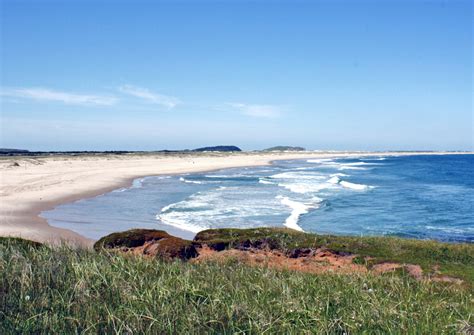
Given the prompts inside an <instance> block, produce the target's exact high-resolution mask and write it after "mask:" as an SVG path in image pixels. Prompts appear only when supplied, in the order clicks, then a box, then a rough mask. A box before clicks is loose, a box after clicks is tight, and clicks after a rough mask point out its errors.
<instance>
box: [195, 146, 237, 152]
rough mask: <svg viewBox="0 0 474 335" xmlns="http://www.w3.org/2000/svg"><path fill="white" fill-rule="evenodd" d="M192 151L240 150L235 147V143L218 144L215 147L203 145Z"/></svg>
mask: <svg viewBox="0 0 474 335" xmlns="http://www.w3.org/2000/svg"><path fill="white" fill-rule="evenodd" d="M193 151H198V152H201V151H242V150H241V149H240V148H239V147H236V146H235V145H218V146H215V147H203V148H197V149H194V150H193Z"/></svg>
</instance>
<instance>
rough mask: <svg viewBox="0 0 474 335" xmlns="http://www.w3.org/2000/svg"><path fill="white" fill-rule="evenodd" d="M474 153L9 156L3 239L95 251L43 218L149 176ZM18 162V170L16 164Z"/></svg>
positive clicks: (0, 220)
mask: <svg viewBox="0 0 474 335" xmlns="http://www.w3.org/2000/svg"><path fill="white" fill-rule="evenodd" d="M444 154H454V155H456V154H472V153H471V152H466V153H464V152H292V153H289V152H283V153H275V152H270V153H204V154H196V153H191V154H174V155H169V154H168V155H166V154H152V155H151V154H150V155H143V154H136V155H135V154H132V155H127V156H120V155H100V156H88V155H85V156H49V157H18V156H17V157H5V158H3V159H1V160H0V171H1V185H0V200H1V203H2V206H1V208H0V236H17V237H22V238H27V239H31V240H35V241H39V242H46V243H49V244H60V243H69V244H73V245H78V246H82V247H91V246H92V244H93V243H94V241H93V240H91V239H88V238H85V237H83V236H81V235H79V234H77V233H75V232H73V231H70V230H67V229H62V228H57V227H54V226H51V225H49V224H48V222H47V220H46V219H44V218H42V217H40V216H39V215H40V214H41V212H43V211H45V210H50V209H53V208H54V207H56V206H58V205H60V204H64V203H69V202H73V201H77V200H80V199H85V198H91V197H95V196H98V195H101V194H104V193H108V192H111V191H113V190H115V189H118V188H123V187H130V186H131V185H132V183H133V180H135V179H137V178H143V177H146V176H157V175H173V174H182V173H195V172H207V171H214V170H221V169H226V168H233V167H246V166H264V165H270V164H272V162H273V161H278V160H288V159H310V158H335V157H351V156H352V157H354V156H402V155H403V156H405V155H407V156H408V155H409V156H413V155H444ZM15 163H17V164H18V166H17V165H16V164H15Z"/></svg>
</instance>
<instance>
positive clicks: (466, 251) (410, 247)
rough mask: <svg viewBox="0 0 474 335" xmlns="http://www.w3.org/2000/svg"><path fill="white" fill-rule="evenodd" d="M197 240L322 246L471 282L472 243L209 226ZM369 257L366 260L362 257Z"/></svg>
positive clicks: (221, 243)
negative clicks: (436, 270) (418, 267)
mask: <svg viewBox="0 0 474 335" xmlns="http://www.w3.org/2000/svg"><path fill="white" fill-rule="evenodd" d="M195 240H196V241H198V242H200V243H209V244H211V245H217V246H220V247H222V246H225V247H232V246H236V245H239V244H242V243H243V242H244V241H247V242H250V243H254V242H255V241H266V242H267V243H268V244H269V245H270V246H271V247H272V248H275V249H280V250H284V251H285V250H286V251H290V250H292V249H295V248H320V247H325V248H328V249H330V250H333V251H337V252H348V253H351V254H357V255H359V256H360V257H358V258H357V259H356V262H358V263H368V264H367V265H368V266H369V267H370V265H372V264H376V263H380V262H387V261H390V262H398V263H406V264H418V265H420V266H421V267H422V268H423V270H424V272H425V273H426V274H430V273H433V267H435V266H437V267H438V268H439V272H440V273H441V274H443V275H449V276H454V277H458V278H460V279H463V280H464V281H466V284H467V285H471V286H472V285H473V284H474V244H467V243H456V244H455V243H441V242H436V241H429V240H428V241H427V240H416V239H403V238H395V237H350V236H331V235H316V234H307V233H301V232H298V231H295V230H292V229H286V228H255V229H212V230H205V231H202V232H200V233H199V234H197V236H196V238H195ZM367 256H369V257H371V258H372V259H371V260H370V261H368V262H366V261H365V257H367Z"/></svg>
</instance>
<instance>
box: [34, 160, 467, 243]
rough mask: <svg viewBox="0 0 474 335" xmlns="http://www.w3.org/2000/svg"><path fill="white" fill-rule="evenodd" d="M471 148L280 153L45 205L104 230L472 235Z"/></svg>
mask: <svg viewBox="0 0 474 335" xmlns="http://www.w3.org/2000/svg"><path fill="white" fill-rule="evenodd" d="M473 167H474V155H428V156H424V155H419V156H416V155H415V156H379V157H373V156H371V157H364V156H360V157H357V158H335V159H309V160H292V161H276V162H274V163H273V164H272V165H271V166H263V167H247V168H234V169H225V170H220V171H216V172H207V173H192V174H185V175H173V176H150V177H145V178H140V179H136V180H135V181H134V182H133V185H132V186H131V187H129V188H121V189H117V190H115V191H112V192H110V193H107V194H104V195H101V196H97V197H94V198H90V199H83V200H79V201H76V202H73V203H69V204H63V205H60V206H58V207H56V208H54V209H53V210H50V211H45V212H43V213H42V214H41V216H42V217H44V218H46V219H47V220H48V222H49V223H50V224H51V225H53V226H57V227H61V228H67V229H70V230H73V231H75V232H77V233H79V234H81V235H83V236H86V237H89V238H93V239H98V238H100V237H102V236H104V235H107V234H109V233H112V232H117V231H122V230H127V229H131V228H153V229H163V230H166V231H168V232H169V233H171V234H173V235H176V236H181V237H184V238H192V237H193V236H194V234H195V233H197V232H199V231H201V230H204V229H209V228H251V227H262V226H274V227H285V226H286V227H289V228H292V229H297V230H301V231H305V232H314V233H318V234H336V235H356V236H400V237H408V238H417V239H435V240H439V241H447V242H470V243H472V242H473V241H474V208H473V207H474V168H473Z"/></svg>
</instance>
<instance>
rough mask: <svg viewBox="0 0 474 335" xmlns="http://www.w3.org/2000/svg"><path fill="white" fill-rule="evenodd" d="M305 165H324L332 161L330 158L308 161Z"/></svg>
mask: <svg viewBox="0 0 474 335" xmlns="http://www.w3.org/2000/svg"><path fill="white" fill-rule="evenodd" d="M306 162H307V163H316V164H325V163H328V162H331V163H333V162H334V161H333V160H332V159H331V158H320V159H308V160H307V161H306Z"/></svg>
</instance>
